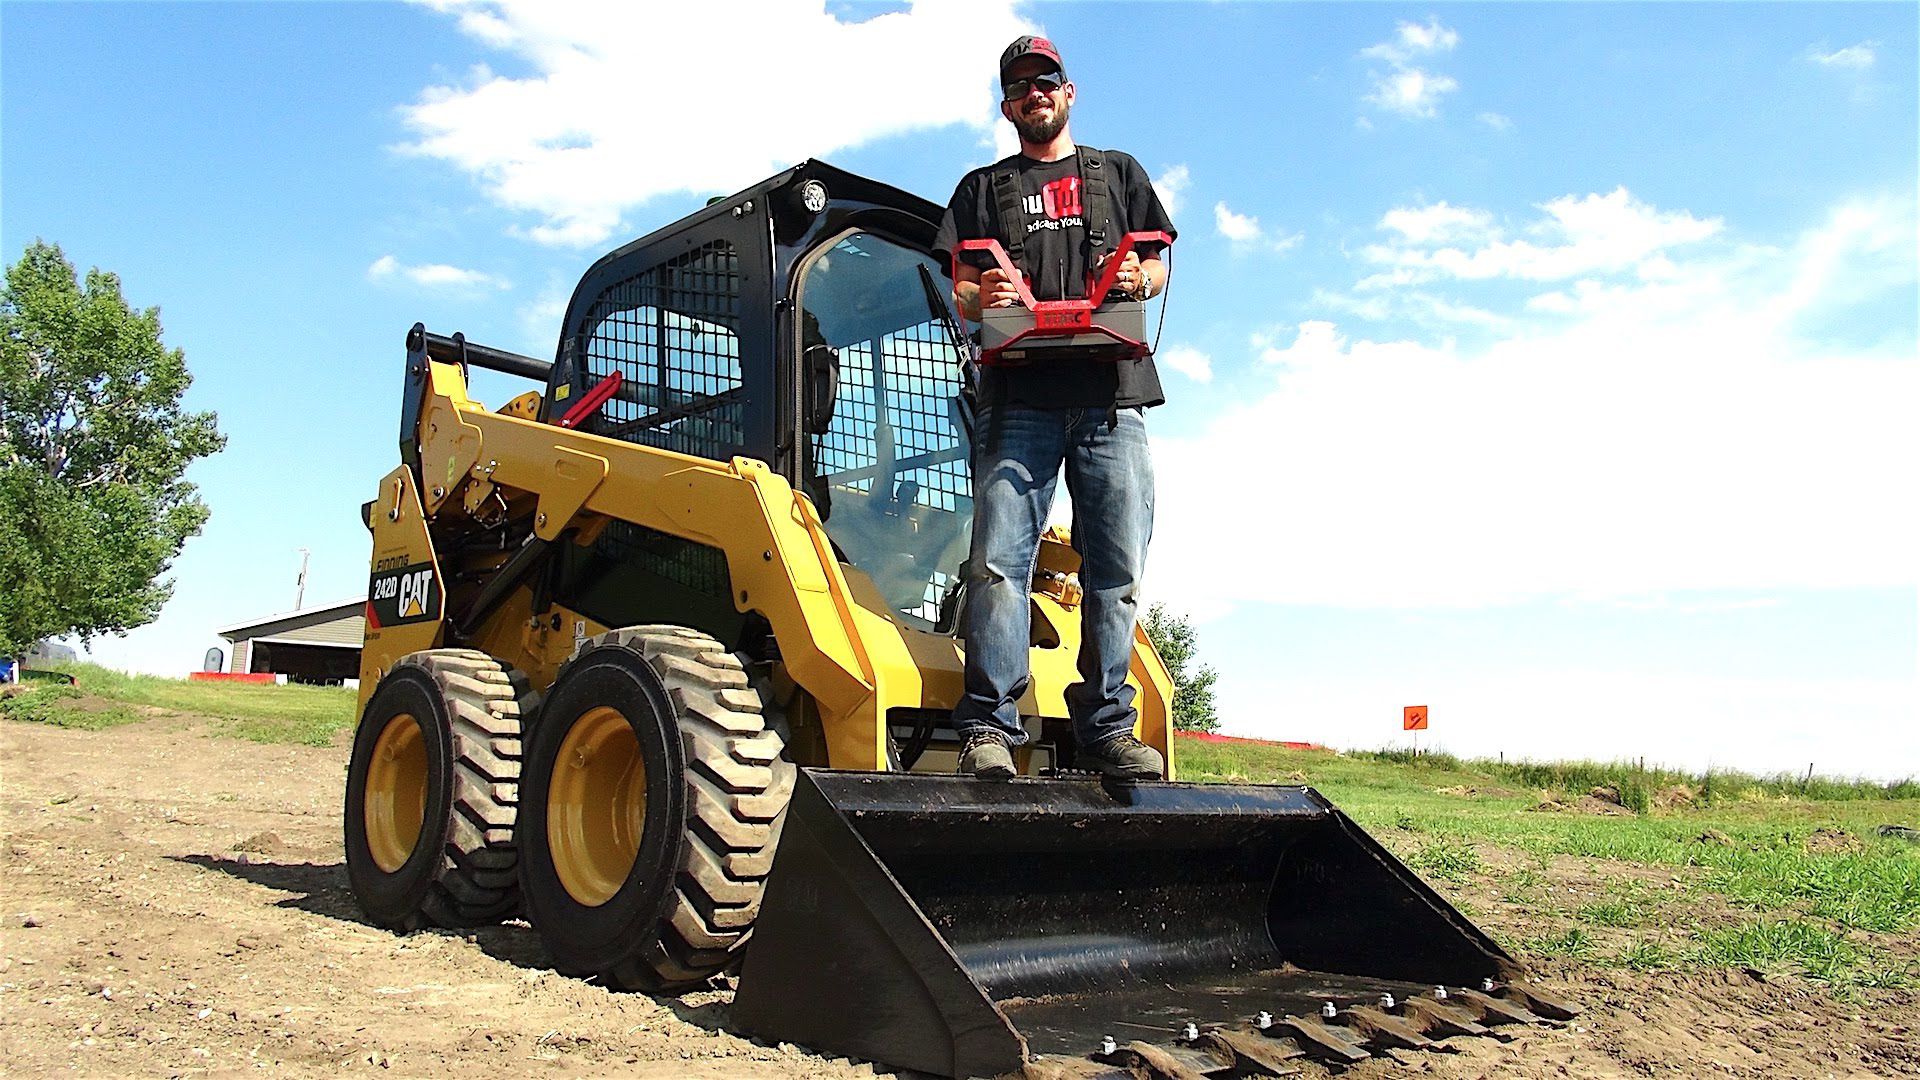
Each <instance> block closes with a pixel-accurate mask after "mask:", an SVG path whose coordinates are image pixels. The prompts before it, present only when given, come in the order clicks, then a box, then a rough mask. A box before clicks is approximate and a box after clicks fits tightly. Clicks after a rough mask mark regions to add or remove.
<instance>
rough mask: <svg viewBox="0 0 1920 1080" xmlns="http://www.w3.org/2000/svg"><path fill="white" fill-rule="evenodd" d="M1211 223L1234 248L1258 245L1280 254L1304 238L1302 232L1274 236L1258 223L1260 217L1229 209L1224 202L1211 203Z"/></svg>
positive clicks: (1298, 243)
mask: <svg viewBox="0 0 1920 1080" xmlns="http://www.w3.org/2000/svg"><path fill="white" fill-rule="evenodd" d="M1213 224H1214V227H1215V228H1217V229H1219V230H1220V235H1221V236H1224V237H1226V238H1227V239H1228V240H1230V241H1232V242H1233V246H1234V247H1235V248H1236V249H1245V248H1251V247H1255V246H1258V247H1260V248H1262V249H1264V250H1269V251H1275V252H1279V253H1281V254H1285V253H1286V252H1289V251H1292V250H1293V249H1294V248H1297V247H1299V246H1300V244H1301V243H1302V242H1303V241H1304V240H1306V235H1305V234H1304V233H1288V234H1286V235H1284V236H1276V235H1273V234H1271V233H1269V232H1268V231H1267V230H1266V229H1264V228H1262V227H1261V225H1260V219H1259V218H1257V217H1254V216H1252V215H1251V214H1241V213H1237V212H1235V211H1234V210H1232V209H1230V208H1229V207H1228V206H1227V204H1226V203H1223V202H1218V203H1214V204H1213Z"/></svg>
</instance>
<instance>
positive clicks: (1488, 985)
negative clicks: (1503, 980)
mask: <svg viewBox="0 0 1920 1080" xmlns="http://www.w3.org/2000/svg"><path fill="white" fill-rule="evenodd" d="M1480 991H1481V993H1485V994H1491V993H1493V980H1492V979H1481V980H1480Z"/></svg>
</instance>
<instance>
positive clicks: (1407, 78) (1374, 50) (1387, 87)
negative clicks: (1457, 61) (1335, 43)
mask: <svg viewBox="0 0 1920 1080" xmlns="http://www.w3.org/2000/svg"><path fill="white" fill-rule="evenodd" d="M1458 44H1460V35H1459V34H1458V33H1457V32H1456V31H1454V30H1452V29H1451V28H1449V27H1445V26H1442V25H1440V20H1438V19H1436V18H1429V19H1428V20H1427V22H1426V23H1425V24H1424V25H1422V24H1418V23H1409V22H1403V23H1401V24H1400V25H1399V26H1398V27H1397V28H1396V30H1395V33H1394V36H1393V39H1392V40H1390V41H1383V42H1381V43H1380V44H1378V45H1373V46H1369V47H1368V48H1365V49H1362V50H1360V55H1361V56H1364V57H1368V58H1369V59H1374V60H1385V61H1386V62H1387V64H1388V70H1387V71H1385V72H1374V73H1373V76H1372V78H1373V89H1372V91H1371V92H1370V93H1368V94H1367V96H1366V99H1365V100H1366V101H1367V102H1368V103H1369V104H1371V105H1375V106H1378V107H1379V108H1381V109H1384V110H1386V111H1387V112H1391V113H1395V114H1398V115H1400V116H1404V117H1407V118H1409V119H1414V120H1427V119H1432V118H1433V117H1435V116H1438V115H1439V114H1440V99H1441V98H1442V97H1443V96H1445V95H1447V94H1451V93H1453V92H1454V91H1455V90H1458V89H1460V84H1459V82H1457V81H1455V80H1454V78H1453V77H1452V76H1449V75H1439V74H1435V73H1433V72H1430V71H1427V70H1425V69H1424V68H1421V67H1418V66H1416V64H1415V61H1416V60H1418V59H1419V58H1421V57H1424V56H1433V55H1435V54H1438V53H1445V52H1451V51H1453V48H1454V46H1456V45H1458Z"/></svg>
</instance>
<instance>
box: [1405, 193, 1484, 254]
mask: <svg viewBox="0 0 1920 1080" xmlns="http://www.w3.org/2000/svg"><path fill="white" fill-rule="evenodd" d="M1380 227H1381V228H1383V229H1391V230H1393V231H1394V232H1397V233H1399V234H1400V236H1401V238H1403V239H1405V240H1407V241H1410V242H1412V243H1415V244H1425V243H1430V242H1433V241H1436V240H1461V239H1477V238H1480V237H1484V236H1486V235H1488V234H1489V233H1490V232H1491V231H1492V229H1493V215H1492V214H1489V213H1487V212H1486V211H1485V210H1468V209H1463V208H1461V207H1458V206H1449V205H1448V204H1447V203H1446V202H1445V201H1444V200H1443V201H1441V202H1437V203H1434V204H1433V205H1432V206H1416V207H1399V208H1396V209H1393V210H1389V211H1387V212H1386V214H1385V215H1384V216H1382V217H1381V218H1380Z"/></svg>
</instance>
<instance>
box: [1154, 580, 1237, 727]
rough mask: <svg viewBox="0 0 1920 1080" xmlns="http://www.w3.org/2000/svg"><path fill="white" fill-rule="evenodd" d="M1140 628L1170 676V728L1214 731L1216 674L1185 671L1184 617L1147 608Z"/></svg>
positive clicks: (1187, 640) (1188, 633) (1188, 646)
mask: <svg viewBox="0 0 1920 1080" xmlns="http://www.w3.org/2000/svg"><path fill="white" fill-rule="evenodd" d="M1142 626H1143V628H1144V629H1145V630H1146V632H1147V640H1148V641H1151V642H1153V649H1154V651H1155V652H1157V653H1159V654H1160V662H1161V663H1163V664H1165V665H1167V673H1168V674H1170V675H1172V676H1173V726H1174V727H1176V728H1178V729H1180V730H1181V731H1216V730H1218V729H1219V727H1220V717H1219V715H1218V714H1216V713H1215V711H1214V705H1213V684H1214V681H1215V680H1216V679H1218V678H1219V677H1220V673H1219V672H1217V671H1215V670H1213V668H1212V667H1211V666H1209V665H1206V664H1202V665H1200V666H1199V669H1198V670H1196V671H1188V670H1187V668H1188V665H1190V664H1192V663H1193V653H1194V644H1195V637H1196V635H1195V634H1194V630H1193V625H1192V624H1191V623H1189V622H1188V621H1187V617H1186V616H1185V615H1175V614H1174V613H1172V612H1170V611H1168V610H1167V605H1165V604H1154V605H1153V606H1151V607H1149V608H1147V617H1146V619H1144V620H1143V621H1142Z"/></svg>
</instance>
